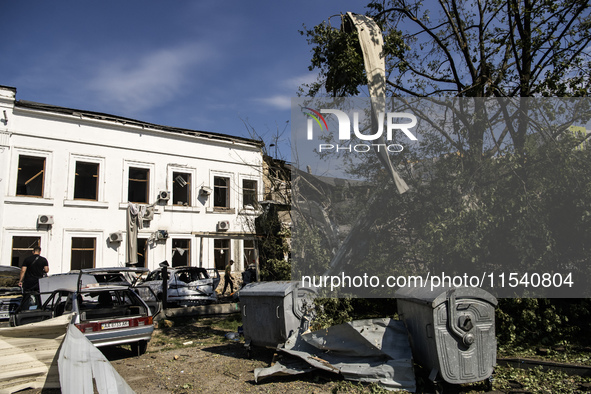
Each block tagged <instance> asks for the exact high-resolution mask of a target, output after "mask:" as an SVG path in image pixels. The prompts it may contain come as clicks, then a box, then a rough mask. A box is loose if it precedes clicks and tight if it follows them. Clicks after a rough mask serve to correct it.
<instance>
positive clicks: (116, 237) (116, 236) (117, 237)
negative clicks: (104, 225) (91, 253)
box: [109, 231, 123, 242]
mask: <svg viewBox="0 0 591 394" xmlns="http://www.w3.org/2000/svg"><path fill="white" fill-rule="evenodd" d="M122 241H123V233H122V232H121V231H117V232H114V233H111V234H109V242H122Z"/></svg>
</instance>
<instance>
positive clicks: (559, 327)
mask: <svg viewBox="0 0 591 394" xmlns="http://www.w3.org/2000/svg"><path fill="white" fill-rule="evenodd" d="M590 308H591V300H589V299H545V298H540V299H538V298H516V299H500V300H499V305H498V307H497V311H496V314H495V315H496V326H497V327H496V330H497V338H498V340H499V347H500V348H501V350H502V351H505V349H511V348H516V347H529V346H535V345H544V346H550V345H556V344H560V343H567V342H568V343H573V344H577V345H580V346H587V345H589V344H590V343H589V341H590V338H589V336H588V335H586V334H587V333H588V332H589V330H591V309H590Z"/></svg>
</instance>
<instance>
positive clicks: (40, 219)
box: [37, 215, 53, 225]
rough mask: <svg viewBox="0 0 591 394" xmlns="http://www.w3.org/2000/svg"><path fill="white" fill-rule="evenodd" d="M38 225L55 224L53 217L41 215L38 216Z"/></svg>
mask: <svg viewBox="0 0 591 394" xmlns="http://www.w3.org/2000/svg"><path fill="white" fill-rule="evenodd" d="M37 224H47V225H49V224H53V215H39V216H37Z"/></svg>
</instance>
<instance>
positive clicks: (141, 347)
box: [131, 341, 148, 357]
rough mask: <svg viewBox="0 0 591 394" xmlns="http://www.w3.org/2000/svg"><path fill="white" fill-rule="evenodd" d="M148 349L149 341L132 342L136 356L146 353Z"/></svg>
mask: <svg viewBox="0 0 591 394" xmlns="http://www.w3.org/2000/svg"><path fill="white" fill-rule="evenodd" d="M147 349H148V341H139V342H134V343H132V344H131V351H132V352H133V354H134V355H136V356H138V357H139V356H141V355H142V354H144V353H146V350H147Z"/></svg>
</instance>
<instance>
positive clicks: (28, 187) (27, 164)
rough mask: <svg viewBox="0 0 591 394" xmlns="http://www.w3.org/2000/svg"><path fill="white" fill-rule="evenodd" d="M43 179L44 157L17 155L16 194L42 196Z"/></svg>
mask: <svg viewBox="0 0 591 394" xmlns="http://www.w3.org/2000/svg"><path fill="white" fill-rule="evenodd" d="M44 180H45V157H35V156H25V155H21V156H19V158H18V176H17V180H16V195H17V196H32V197H43V184H44Z"/></svg>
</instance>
